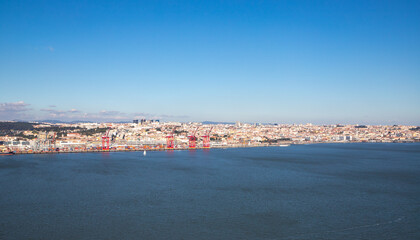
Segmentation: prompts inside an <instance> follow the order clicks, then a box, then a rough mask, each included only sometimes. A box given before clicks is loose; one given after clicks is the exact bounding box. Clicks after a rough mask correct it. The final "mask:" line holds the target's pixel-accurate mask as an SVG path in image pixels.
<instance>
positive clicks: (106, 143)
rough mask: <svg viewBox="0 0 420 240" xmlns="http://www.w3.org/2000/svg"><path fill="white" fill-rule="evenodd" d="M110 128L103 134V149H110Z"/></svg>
mask: <svg viewBox="0 0 420 240" xmlns="http://www.w3.org/2000/svg"><path fill="white" fill-rule="evenodd" d="M108 134H109V128H108V129H107V130H106V133H105V134H104V135H103V136H102V150H106V151H109V136H108Z"/></svg>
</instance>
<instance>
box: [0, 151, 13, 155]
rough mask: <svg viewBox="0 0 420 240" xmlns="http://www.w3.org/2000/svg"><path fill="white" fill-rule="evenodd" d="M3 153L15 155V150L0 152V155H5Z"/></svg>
mask: <svg viewBox="0 0 420 240" xmlns="http://www.w3.org/2000/svg"><path fill="white" fill-rule="evenodd" d="M5 155H15V152H13V151H10V152H0V156H5Z"/></svg>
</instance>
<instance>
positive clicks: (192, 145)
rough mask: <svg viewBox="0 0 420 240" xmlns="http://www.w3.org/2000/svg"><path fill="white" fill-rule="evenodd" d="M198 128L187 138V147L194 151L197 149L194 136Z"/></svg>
mask: <svg viewBox="0 0 420 240" xmlns="http://www.w3.org/2000/svg"><path fill="white" fill-rule="evenodd" d="M198 128H199V127H197V128H196V129H195V130H194V132H193V133H192V134H191V135H189V136H188V147H189V148H190V149H195V148H196V147H197V137H196V136H195V134H196V133H197V130H198Z"/></svg>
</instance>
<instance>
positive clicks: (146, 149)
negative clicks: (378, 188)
mask: <svg viewBox="0 0 420 240" xmlns="http://www.w3.org/2000/svg"><path fill="white" fill-rule="evenodd" d="M332 143H335V144H351V143H364V144H370V143H419V142H416V141H412V142H309V143H293V142H287V143H283V144H264V145H240V144H237V145H230V146H229V145H228V146H214V147H210V148H203V147H196V148H188V147H186V148H175V149H167V148H138V149H111V150H73V151H39V152H36V151H15V152H14V155H26V154H65V153H110V152H143V151H146V152H147V151H185V150H190V151H194V150H211V149H228V148H257V147H290V146H292V145H311V144H332ZM0 156H1V155H0ZM9 156H10V155H9Z"/></svg>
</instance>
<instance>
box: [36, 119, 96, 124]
mask: <svg viewBox="0 0 420 240" xmlns="http://www.w3.org/2000/svg"><path fill="white" fill-rule="evenodd" d="M36 122H40V123H53V124H55V123H93V122H91V121H81V120H76V121H68V122H67V121H61V120H49V119H48V120H37V121H36Z"/></svg>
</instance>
